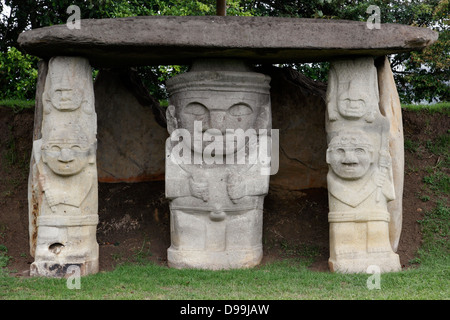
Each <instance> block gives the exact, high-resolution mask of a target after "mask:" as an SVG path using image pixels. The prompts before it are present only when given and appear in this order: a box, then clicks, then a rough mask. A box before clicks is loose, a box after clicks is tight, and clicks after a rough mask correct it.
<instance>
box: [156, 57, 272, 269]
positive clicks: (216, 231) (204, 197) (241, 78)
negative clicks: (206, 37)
mask: <svg viewBox="0 0 450 320" xmlns="http://www.w3.org/2000/svg"><path fill="white" fill-rule="evenodd" d="M269 82H270V78H269V77H268V76H265V75H264V74H261V73H256V72H253V71H252V70H251V69H250V68H248V67H247V66H246V65H245V64H244V63H243V62H241V61H209V60H203V61H197V62H195V63H194V64H193V66H192V67H191V69H190V71H189V72H187V73H185V74H182V75H178V76H176V77H174V78H172V79H170V80H169V81H168V82H167V89H168V91H169V94H170V98H169V107H168V109H167V127H168V131H169V133H170V134H171V137H170V138H168V139H167V142H166V171H165V175H166V197H167V198H168V199H169V200H170V212H171V216H170V219H171V222H170V223H171V246H170V248H169V249H168V264H169V266H170V267H174V268H202V269H229V268H244V267H252V266H255V265H257V264H258V263H259V262H260V261H261V259H262V220H263V201H264V196H265V195H266V194H267V192H268V188H269V171H270V150H271V147H270V143H271V139H270V136H269V135H268V134H267V133H268V131H269V130H268V129H270V128H271V110H270V94H269V89H270V88H269ZM269 133H270V132H269Z"/></svg>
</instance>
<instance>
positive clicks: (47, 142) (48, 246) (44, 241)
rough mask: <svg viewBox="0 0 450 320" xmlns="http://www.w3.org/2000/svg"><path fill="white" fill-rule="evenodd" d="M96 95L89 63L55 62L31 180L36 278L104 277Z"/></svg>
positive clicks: (44, 95) (50, 70)
mask: <svg viewBox="0 0 450 320" xmlns="http://www.w3.org/2000/svg"><path fill="white" fill-rule="evenodd" d="M93 94H94V91H93V86H92V71H91V66H90V65H89V62H88V61H87V59H84V58H80V57H53V58H52V59H50V61H49V63H48V72H47V77H46V81H45V87H44V91H43V93H42V100H41V101H42V106H43V107H42V109H43V113H42V116H43V117H42V124H41V126H40V127H41V138H40V139H36V140H34V143H33V156H32V162H31V164H32V167H31V170H30V177H29V178H30V182H29V186H30V190H29V198H30V199H31V203H30V207H29V209H30V214H29V217H30V237H31V239H30V240H31V253H32V255H33V256H34V259H35V261H34V262H33V263H32V264H31V266H30V274H31V275H41V276H48V277H62V276H64V275H65V274H66V273H67V272H69V271H68V270H70V268H71V266H73V267H74V268H75V269H76V270H75V272H78V274H79V275H86V274H91V273H96V272H97V271H98V244H97V240H96V226H97V223H98V198H97V197H98V194H97V167H96V161H95V160H96V125H97V121H96V120H97V119H96V114H95V110H94V95H93ZM39 101H40V100H39ZM38 127H39V126H38ZM72 271H74V270H72ZM72 271H70V273H71V272H72Z"/></svg>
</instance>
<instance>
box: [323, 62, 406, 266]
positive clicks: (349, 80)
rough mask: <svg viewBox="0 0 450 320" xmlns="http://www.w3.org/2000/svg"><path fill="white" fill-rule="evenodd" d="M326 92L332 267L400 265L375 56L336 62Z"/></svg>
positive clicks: (393, 191)
mask: <svg viewBox="0 0 450 320" xmlns="http://www.w3.org/2000/svg"><path fill="white" fill-rule="evenodd" d="M364 77H365V78H364ZM364 79H366V80H364ZM327 98H328V99H327V100H328V106H327V107H328V121H327V123H326V127H327V134H328V140H329V143H328V150H327V158H326V159H327V163H328V164H329V173H328V176H327V185H328V194H329V210H330V212H329V216H328V220H329V223H330V259H329V265H330V269H331V270H333V271H338V272H366V270H367V268H368V266H370V265H377V266H378V267H380V270H381V271H382V272H387V271H398V270H400V262H399V258H398V255H397V254H395V253H394V252H393V251H392V246H391V243H390V239H389V222H390V219H391V215H390V213H389V211H388V202H389V201H392V200H394V199H395V189H394V183H393V174H392V159H391V155H390V152H389V121H388V120H387V119H386V118H384V117H383V116H382V115H381V113H380V111H379V109H378V102H379V99H378V86H377V78H376V68H375V66H374V61H373V59H372V58H361V59H356V60H350V61H338V62H336V63H334V64H333V65H332V68H331V69H330V84H329V89H328V92H327Z"/></svg>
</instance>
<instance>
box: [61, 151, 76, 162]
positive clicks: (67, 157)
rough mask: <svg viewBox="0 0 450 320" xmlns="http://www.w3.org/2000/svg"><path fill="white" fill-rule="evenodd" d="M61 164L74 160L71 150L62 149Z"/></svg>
mask: <svg viewBox="0 0 450 320" xmlns="http://www.w3.org/2000/svg"><path fill="white" fill-rule="evenodd" d="M58 160H59V161H61V162H71V161H73V160H74V157H73V153H72V151H71V150H70V149H61V154H60V155H59V158H58Z"/></svg>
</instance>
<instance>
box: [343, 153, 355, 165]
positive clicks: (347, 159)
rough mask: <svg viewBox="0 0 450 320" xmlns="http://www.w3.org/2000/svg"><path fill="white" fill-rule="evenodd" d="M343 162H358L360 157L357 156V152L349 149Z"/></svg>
mask: <svg viewBox="0 0 450 320" xmlns="http://www.w3.org/2000/svg"><path fill="white" fill-rule="evenodd" d="M342 163H343V164H357V163H358V158H357V157H356V155H355V153H354V152H353V151H347V152H345V157H344V160H343V161H342Z"/></svg>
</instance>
